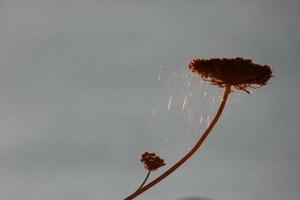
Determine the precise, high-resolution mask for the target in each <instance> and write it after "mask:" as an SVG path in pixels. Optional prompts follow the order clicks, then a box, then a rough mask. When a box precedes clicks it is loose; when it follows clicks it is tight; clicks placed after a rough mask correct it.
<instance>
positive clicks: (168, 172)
mask: <svg viewBox="0 0 300 200" xmlns="http://www.w3.org/2000/svg"><path fill="white" fill-rule="evenodd" d="M230 91H231V85H226V86H225V90H224V94H223V97H222V102H221V104H220V107H219V109H218V111H217V113H216V115H215V117H214V119H213V120H212V122H211V123H210V124H209V126H208V127H207V129H206V130H205V132H204V133H203V135H202V136H201V137H200V139H199V140H198V142H197V143H196V144H195V146H194V147H193V148H192V149H191V150H190V151H189V152H188V153H187V154H185V156H183V157H182V158H181V159H180V160H179V161H178V162H177V163H175V164H174V165H173V166H172V167H170V168H169V169H168V170H167V171H165V172H164V173H163V174H162V175H160V176H159V177H157V178H156V179H154V180H153V181H151V182H150V183H148V184H147V185H145V186H144V187H142V188H140V189H138V190H137V191H135V192H134V193H133V194H131V195H130V196H128V197H127V198H125V200H131V199H133V198H135V197H137V196H139V195H140V194H142V193H143V192H145V191H146V190H148V189H150V188H151V187H152V186H154V185H156V184H157V183H159V182H160V181H162V180H163V179H164V178H166V177H167V176H169V175H170V174H171V173H173V172H174V171H175V170H176V169H177V168H178V167H180V166H181V165H182V164H183V163H184V162H185V161H187V160H188V159H189V158H190V157H191V156H192V155H193V154H194V153H195V152H196V151H197V150H198V149H199V147H200V146H201V144H202V143H203V142H204V140H205V139H206V137H207V136H208V135H209V133H210V131H211V130H212V129H213V127H214V126H215V124H216V123H217V121H218V120H219V118H220V116H221V114H222V112H223V110H224V107H225V104H226V102H227V99H228V95H229V94H230Z"/></svg>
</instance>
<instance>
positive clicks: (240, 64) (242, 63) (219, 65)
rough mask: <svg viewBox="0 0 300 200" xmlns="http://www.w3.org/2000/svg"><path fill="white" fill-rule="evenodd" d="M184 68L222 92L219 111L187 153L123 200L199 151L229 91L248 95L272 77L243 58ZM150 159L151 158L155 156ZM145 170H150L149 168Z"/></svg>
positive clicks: (194, 63) (200, 62)
mask: <svg viewBox="0 0 300 200" xmlns="http://www.w3.org/2000/svg"><path fill="white" fill-rule="evenodd" d="M188 66H189V69H190V70H191V71H192V72H195V73H197V74H199V75H200V76H201V78H203V79H204V80H206V81H209V82H210V83H211V84H212V85H217V86H219V87H221V88H224V93H223V97H222V101H221V104H220V106H219V109H218V111H217V113H216V114H215V116H214V118H213V120H212V121H211V123H210V124H209V126H208V127H207V129H206V130H205V131H204V133H203V134H202V136H201V137H200V138H199V140H198V141H197V143H196V144H195V145H194V147H193V148H192V149H191V150H190V151H189V152H187V153H186V154H185V155H184V156H183V157H182V158H181V159H179V160H178V161H177V163H175V164H174V165H173V166H171V167H170V168H169V169H168V170H166V171H165V172H164V173H163V174H162V175H160V176H159V177H157V178H156V179H154V180H153V181H151V182H150V183H148V184H146V185H144V184H142V186H141V187H140V188H139V189H138V190H137V191H135V192H134V193H133V194H131V195H130V196H128V197H127V198H125V200H130V199H133V198H135V197H137V196H138V195H140V194H141V193H143V192H145V191H146V190H148V189H149V188H151V187H152V186H154V185H156V184H157V183H159V182H160V181H161V180H163V179H164V178H166V177H167V176H169V175H170V174H171V173H173V172H174V171H175V170H176V169H177V168H179V167H180V166H181V165H182V164H183V163H184V162H185V161H187V160H188V159H189V158H190V157H191V156H192V155H193V154H194V153H195V152H196V151H197V150H198V149H199V147H200V146H201V144H202V143H203V142H204V140H205V139H206V138H207V136H208V135H209V133H210V132H211V130H212V129H213V127H214V126H215V124H216V123H217V121H218V120H219V118H220V116H221V114H222V112H223V110H224V107H225V105H226V102H227V99H228V96H229V94H230V92H231V89H232V87H234V88H236V89H237V90H243V91H245V92H247V93H250V92H249V89H250V88H254V89H255V88H259V87H262V86H264V85H266V84H267V82H268V81H269V79H270V78H271V77H272V70H271V67H270V66H268V65H259V64H254V63H253V62H252V61H251V60H249V59H244V58H221V59H220V58H211V59H199V58H197V59H193V60H192V61H191V62H190V63H189V65H188ZM153 156H154V157H155V154H154V155H153ZM150 157H151V156H150ZM158 160H159V159H158ZM161 162H162V163H164V162H163V161H159V162H158V163H161ZM145 163H146V162H145ZM149 166H151V167H153V165H149ZM149 166H148V165H145V167H146V169H149ZM154 166H156V167H157V166H159V165H157V164H155V165H154ZM150 169H151V168H150ZM149 172H150V170H149Z"/></svg>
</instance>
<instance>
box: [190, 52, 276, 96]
mask: <svg viewBox="0 0 300 200" xmlns="http://www.w3.org/2000/svg"><path fill="white" fill-rule="evenodd" d="M189 68H190V70H191V71H192V72H196V73H198V74H199V75H200V76H201V77H202V78H203V79H204V80H207V81H210V82H211V84H213V85H218V86H219V87H225V85H227V84H229V85H232V86H234V87H235V88H236V89H238V90H244V91H246V92H248V91H247V90H246V88H249V87H250V88H258V87H261V86H264V85H266V84H267V81H268V80H269V79H270V78H271V77H272V70H271V68H270V66H268V65H259V64H254V63H253V62H252V61H251V60H250V59H244V58H239V57H238V58H211V59H193V60H192V61H191V62H190V63H189ZM254 85H256V86H254ZM248 93H249V92H248Z"/></svg>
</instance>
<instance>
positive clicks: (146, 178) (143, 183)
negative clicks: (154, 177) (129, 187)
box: [136, 170, 151, 191]
mask: <svg viewBox="0 0 300 200" xmlns="http://www.w3.org/2000/svg"><path fill="white" fill-rule="evenodd" d="M150 173H151V171H150V170H149V171H148V173H147V175H146V177H145V179H144V181H143V182H142V184H141V185H140V187H138V189H137V190H136V191H138V190H139V189H141V188H142V187H143V186H144V185H145V183H146V181H147V180H148V178H149V176H150Z"/></svg>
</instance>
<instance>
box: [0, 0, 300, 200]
mask: <svg viewBox="0 0 300 200" xmlns="http://www.w3.org/2000/svg"><path fill="white" fill-rule="evenodd" d="M299 10H300V3H299V1H297V0H285V1H280V0H273V1H271V0H253V1H249V0H247V1H246V0H220V1H216V0H203V1H202V0H199V1H196V0H191V1H179V0H174V1H171V0H168V1H155V0H151V1H141V0H137V1H109V0H107V1H100V0H98V1H97V0H82V1H80V0H26V1H24V0H0V199H3V200H4V199H5V200H114V199H122V198H123V197H125V196H126V195H128V194H129V193H130V192H132V191H133V190H134V189H135V187H136V186H137V185H138V183H139V182H140V181H141V179H142V177H143V176H144V173H145V172H144V170H143V168H142V167H141V165H140V163H139V161H138V155H139V154H140V153H141V151H143V150H146V149H145V148H148V147H151V145H152V143H153V142H155V141H156V138H155V135H154V134H152V132H151V130H152V129H151V127H150V126H149V123H148V121H149V118H150V117H151V112H152V107H151V106H152V105H154V104H155V103H158V104H160V102H164V101H165V99H164V98H165V97H164V96H155V95H153V94H155V91H157V87H158V86H157V83H156V80H157V79H156V78H157V77H156V75H157V69H158V67H159V66H160V65H162V66H164V68H165V69H167V70H169V71H176V70H178V69H179V67H181V66H186V64H187V62H188V61H189V59H190V58H193V57H235V56H245V57H250V58H252V59H253V60H255V62H257V63H261V64H270V65H272V66H273V70H274V78H273V79H272V80H271V81H270V84H269V85H268V86H266V87H264V88H262V89H260V90H257V91H254V92H253V95H250V96H243V97H241V99H240V103H238V105H236V106H235V107H234V108H233V106H229V107H227V109H226V110H225V115H224V116H225V117H224V118H222V121H221V122H220V123H219V124H218V126H217V127H216V129H214V134H213V135H211V136H210V137H209V139H208V140H207V141H206V143H205V146H204V148H203V149H202V151H201V152H200V153H199V154H197V156H195V157H194V158H193V159H191V160H190V161H189V162H188V163H187V164H186V165H185V166H184V167H183V168H182V169H180V170H179V171H178V172H177V173H175V174H174V175H172V176H171V177H169V178H168V179H167V180H165V181H164V182H163V183H161V184H160V185H159V186H157V187H155V188H153V189H152V190H150V191H149V192H147V193H145V194H144V195H143V196H141V197H140V198H138V199H145V200H153V199H162V200H176V199H177V200H178V199H183V198H187V197H199V198H208V199H215V200H283V199H288V200H298V199H299V196H300V190H299V189H300V172H299V168H300V156H299V153H300V131H299V124H300V120H299V116H298V115H299V111H300V106H299V103H300V86H299V85H300V78H299V75H300V70H299V65H300V59H299V52H300V38H299V35H300V12H299ZM173 125H174V127H173V128H175V129H176V127H177V126H178V123H174V124H173ZM152 128H153V127H152ZM150 129H151V130H150ZM170 131H171V129H170ZM166 134H169V135H170V139H171V138H172V137H171V136H172V134H171V132H170V133H169V132H166ZM159 139H160V138H158V140H159ZM200 158H201V159H200Z"/></svg>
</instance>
